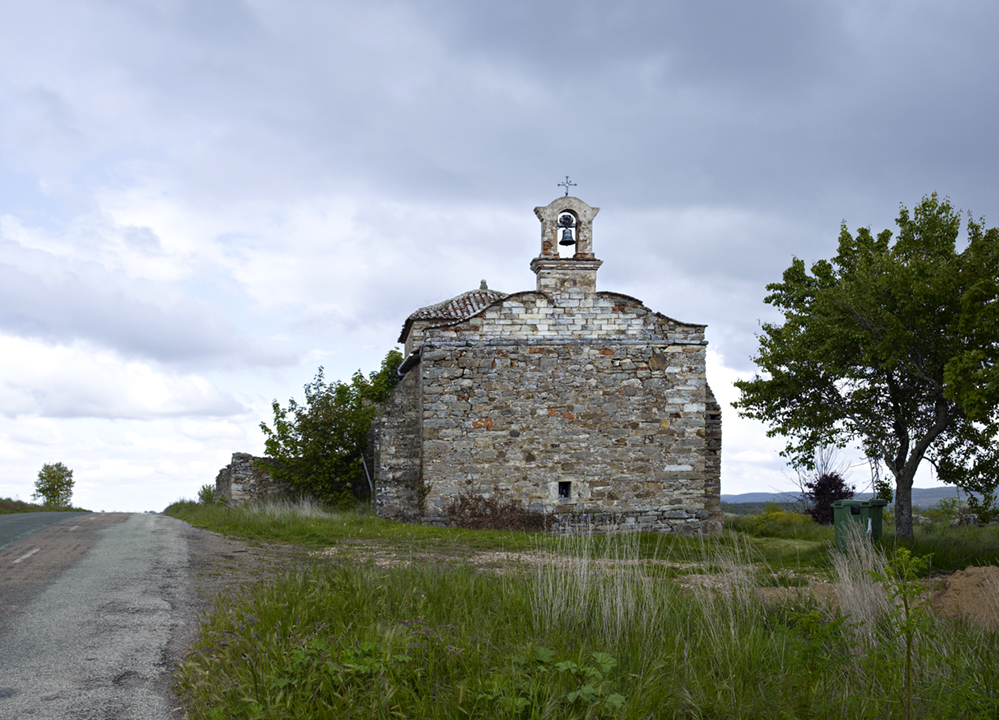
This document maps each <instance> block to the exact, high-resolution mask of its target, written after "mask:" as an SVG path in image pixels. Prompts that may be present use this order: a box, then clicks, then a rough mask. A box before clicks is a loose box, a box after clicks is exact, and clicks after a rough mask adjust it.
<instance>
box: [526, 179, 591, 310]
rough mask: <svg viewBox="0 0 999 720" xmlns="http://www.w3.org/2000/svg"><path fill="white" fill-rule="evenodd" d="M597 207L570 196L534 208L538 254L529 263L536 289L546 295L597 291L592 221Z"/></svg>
mask: <svg viewBox="0 0 999 720" xmlns="http://www.w3.org/2000/svg"><path fill="white" fill-rule="evenodd" d="M598 212H600V208H596V207H590V206H589V205H587V204H586V203H584V202H583V201H582V200H580V199H579V198H576V197H572V196H571V195H566V196H565V197H560V198H557V199H555V200H553V201H552V202H550V203H549V204H548V205H546V206H544V207H536V208H534V214H535V215H537V216H538V220H540V221H541V254H539V255H538V257H536V258H534V260H532V261H531V270H533V271H534V273H535V274H536V275H537V276H538V290H539V291H540V292H544V293H549V294H556V295H562V294H566V293H569V294H583V295H587V294H592V293H595V292H596V290H597V269H598V268H599V267H600V265H601V264H602V263H601V261H600V260H597V259H596V256H595V255H594V254H593V218H595V217H596V216H597V213H598Z"/></svg>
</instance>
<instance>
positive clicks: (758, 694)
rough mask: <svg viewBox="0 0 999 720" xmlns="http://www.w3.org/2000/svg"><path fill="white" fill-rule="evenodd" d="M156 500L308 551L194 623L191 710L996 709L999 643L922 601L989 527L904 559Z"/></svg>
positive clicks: (900, 551) (746, 533) (794, 545)
mask: <svg viewBox="0 0 999 720" xmlns="http://www.w3.org/2000/svg"><path fill="white" fill-rule="evenodd" d="M168 513H169V514H171V515H174V516H175V517H180V518H181V519H185V520H187V521H188V522H191V523H192V524H194V525H197V526H200V527H206V528H209V529H212V530H216V531H219V532H224V533H227V534H231V535H239V536H243V537H249V538H253V539H255V540H257V541H268V540H281V541H284V542H292V543H296V544H300V545H303V546H306V547H310V548H314V549H316V551H317V552H316V554H315V555H314V561H313V562H312V563H311V564H308V565H305V566H300V567H297V568H294V569H289V572H288V573H287V575H286V576H284V577H283V578H281V579H280V580H279V581H277V582H273V581H272V582H267V583H263V582H261V583H257V584H254V585H250V586H247V587H246V588H245V589H244V592H243V593H242V594H240V595H239V596H238V597H227V598H219V600H218V601H217V603H216V605H215V607H214V609H213V610H212V612H211V613H210V614H209V615H207V616H206V617H205V618H204V619H203V621H202V624H201V626H200V630H199V636H198V640H197V643H196V645H195V647H194V648H193V649H192V654H191V655H190V656H189V657H188V659H187V660H186V662H185V663H184V664H183V665H182V666H181V667H180V668H179V671H178V673H177V680H178V689H179V691H180V692H181V694H182V696H183V697H184V698H185V701H186V703H187V707H188V713H189V715H190V717H191V718H195V719H201V718H206V719H209V720H219V719H221V718H352V717H357V718H403V717H406V718H636V719H638V718H642V719H645V718H900V717H901V718H906V717H920V718H924V717H925V718H929V717H932V718H968V717H974V718H979V717H981V718H990V717H991V718H999V636H997V634H996V633H995V632H992V631H987V630H984V629H980V628H977V627H975V626H972V625H971V624H970V623H968V622H966V621H960V620H959V621H942V620H937V619H936V618H935V617H934V616H933V615H931V614H930V612H929V611H928V609H927V605H926V604H925V603H923V602H922V600H923V599H924V598H925V594H926V588H927V585H926V581H925V580H921V579H920V577H921V576H925V575H926V574H927V573H928V572H929V568H926V567H920V566H919V565H920V563H919V562H918V558H919V556H920V555H922V554H925V553H924V550H925V551H927V552H933V553H934V554H936V553H940V554H941V555H943V556H945V557H947V558H949V559H948V562H954V561H955V560H954V558H955V557H956V553H957V552H959V551H954V550H953V548H964V549H965V550H968V551H970V552H972V554H973V555H974V558H972V559H973V560H975V561H980V562H992V560H990V558H994V556H995V549H994V548H993V545H992V543H993V538H992V534H990V532H991V533H993V534H994V529H992V531H990V532H985V533H978V532H963V531H967V530H969V529H968V528H950V527H949V526H945V525H943V524H941V525H940V527H933V526H929V527H927V528H920V529H919V536H918V537H917V542H916V544H915V547H916V550H915V551H914V552H915V555H913V554H912V553H910V549H909V548H908V547H905V546H902V545H898V546H896V543H895V542H894V539H893V538H892V537H891V536H890V534H889V537H887V538H886V540H885V541H884V542H882V543H881V544H880V546H879V547H872V546H871V545H870V544H869V543H866V542H863V541H860V542H857V543H855V544H853V545H851V547H850V548H849V551H848V552H846V553H843V552H837V551H834V550H833V547H832V546H833V537H832V532H831V529H830V528H823V527H819V526H816V525H814V524H813V523H811V521H810V520H807V519H806V520H802V519H801V518H800V516H799V517H792V515H794V514H793V513H780V512H777V511H774V512H770V516H769V517H767V513H763V514H761V516H757V517H755V518H741V519H736V520H733V521H732V522H730V523H729V527H730V529H727V530H726V532H725V533H723V534H722V535H720V536H716V537H710V538H690V537H673V536H653V535H646V534H634V535H618V536H612V537H597V536H592V537H573V538H567V537H555V536H547V535H534V534H528V533H504V532H497V531H490V532H483V531H464V530H458V529H454V528H430V527H422V526H414V525H402V524H398V523H392V522H387V521H381V520H378V519H377V518H374V517H372V516H371V515H370V514H368V513H365V512H357V511H355V512H342V511H341V512H328V511H324V510H322V509H321V508H317V507H315V506H312V505H308V504H299V505H277V506H261V507H256V508H247V509H238V510H236V509H228V508H226V507H224V506H217V505H208V506H206V505H199V504H197V503H193V502H183V503H177V504H175V505H173V506H171V508H168ZM985 530H987V531H988V529H985ZM328 548H333V549H334V552H335V554H330V552H329V551H328V550H326V549H328ZM482 557H499V558H501V559H500V560H499V561H494V562H491V563H486V564H482V563H478V562H476V559H477V558H482ZM914 558H915V559H914ZM814 583H826V584H827V585H835V587H837V588H838V596H837V600H836V602H830V601H829V600H828V597H825V598H824V597H821V596H820V595H818V594H814V593H812V592H811V591H810V588H811V587H814V586H815V585H814ZM990 592H992V593H993V594H994V595H995V598H996V599H999V589H997V588H991V589H990Z"/></svg>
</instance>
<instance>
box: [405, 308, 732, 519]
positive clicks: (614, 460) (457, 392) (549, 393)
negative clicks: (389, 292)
mask: <svg viewBox="0 0 999 720" xmlns="http://www.w3.org/2000/svg"><path fill="white" fill-rule="evenodd" d="M704 367H705V343H704V328H703V326H700V325H688V324H683V323H679V322H677V321H675V320H672V319H670V318H667V317H665V316H663V315H660V314H658V313H653V312H651V311H650V310H648V309H647V308H645V307H644V306H643V305H642V304H641V303H640V302H639V301H637V300H635V299H634V298H629V297H627V296H624V295H618V294H616V293H598V294H595V295H580V296H577V297H570V296H561V297H558V298H557V300H556V299H553V298H551V297H549V296H547V295H545V294H542V293H537V292H527V293H518V294H516V295H513V296H510V297H508V298H507V299H506V300H505V301H504V302H503V303H502V304H498V305H494V306H491V307H490V308H488V309H486V310H485V311H483V312H482V313H480V314H479V315H477V316H475V317H473V318H470V319H469V320H467V321H465V322H463V323H458V324H455V325H451V326H447V327H442V328H430V329H428V330H427V331H426V333H425V337H424V345H423V349H422V356H421V363H420V366H419V367H418V368H414V370H413V371H411V373H410V374H415V373H416V372H419V373H420V376H421V382H422V397H421V401H422V402H421V404H422V408H421V410H422V413H421V414H422V424H423V428H422V429H423V440H424V443H423V457H422V468H423V478H422V480H423V483H424V484H425V485H427V486H429V491H428V494H427V496H426V498H425V509H426V514H427V515H428V516H431V517H432V516H434V515H437V514H439V513H440V511H441V509H442V508H443V507H445V506H446V505H447V503H448V502H449V501H450V500H451V499H452V498H454V497H455V496H456V495H457V494H458V493H461V492H464V491H467V490H471V491H473V492H475V493H484V494H489V495H500V496H502V497H510V498H514V499H516V500H518V501H519V502H522V503H523V504H524V505H526V506H528V507H530V508H532V509H534V510H538V511H545V512H554V513H558V514H560V515H562V516H563V517H564V520H563V524H564V525H565V526H566V527H574V526H580V525H582V524H591V523H592V524H596V525H598V526H601V527H608V526H614V525H620V526H627V527H629V528H634V529H653V530H659V531H673V532H692V531H706V530H707V531H710V530H717V529H720V527H721V514H720V507H719V504H718V496H719V485H720V483H719V467H720V466H719V451H720V410H719V408H718V405H717V403H716V402H715V401H714V397H713V396H712V395H711V392H710V389H709V388H708V386H707V381H706V378H705V372H704Z"/></svg>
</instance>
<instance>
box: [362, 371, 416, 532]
mask: <svg viewBox="0 0 999 720" xmlns="http://www.w3.org/2000/svg"><path fill="white" fill-rule="evenodd" d="M419 394H420V373H419V372H418V370H414V371H412V372H409V373H406V374H405V375H404V376H403V377H402V379H401V380H400V381H399V384H398V385H397V386H396V389H395V392H394V393H393V394H392V397H391V398H390V399H389V400H388V402H387V403H386V404H385V408H384V410H383V411H382V414H381V415H380V416H379V417H378V419H377V420H375V428H374V429H375V439H374V445H375V496H374V498H373V501H374V506H375V512H376V513H377V515H378V516H379V517H389V518H395V519H398V520H416V519H418V518H419V516H420V506H421V495H422V492H421V491H422V488H423V481H422V473H421V472H420V449H421V447H422V443H421V436H420V426H421V419H422V418H421V414H420V401H419Z"/></svg>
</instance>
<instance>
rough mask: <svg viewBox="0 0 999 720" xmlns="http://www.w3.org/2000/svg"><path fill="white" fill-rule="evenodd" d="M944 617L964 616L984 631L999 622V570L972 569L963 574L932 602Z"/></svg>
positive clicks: (949, 579) (953, 578)
mask: <svg viewBox="0 0 999 720" xmlns="http://www.w3.org/2000/svg"><path fill="white" fill-rule="evenodd" d="M930 604H931V605H932V606H933V609H934V610H935V611H936V612H937V614H938V615H939V616H941V617H957V616H960V615H964V616H965V617H967V618H968V619H969V620H971V621H972V622H974V623H975V624H977V625H980V626H982V627H984V628H989V629H992V628H995V627H996V625H997V622H999V567H995V566H994V565H990V566H988V567H970V568H968V569H967V570H959V571H958V572H956V573H954V574H953V575H951V576H950V577H949V578H947V580H946V581H945V582H944V584H943V587H942V588H941V589H940V590H938V591H937V592H936V593H934V595H933V597H932V598H930Z"/></svg>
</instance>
